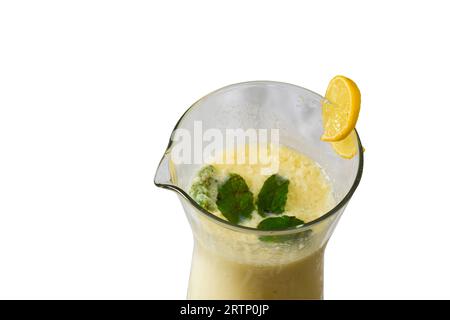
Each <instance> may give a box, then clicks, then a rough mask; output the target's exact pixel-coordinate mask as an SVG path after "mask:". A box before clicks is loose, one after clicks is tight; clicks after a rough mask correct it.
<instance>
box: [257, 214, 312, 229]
mask: <svg viewBox="0 0 450 320" xmlns="http://www.w3.org/2000/svg"><path fill="white" fill-rule="evenodd" d="M302 224H305V222H303V220H300V219H298V218H296V217H293V216H281V217H271V218H266V219H264V220H262V221H261V222H260V223H259V224H258V226H257V228H258V229H259V230H285V229H288V228H291V227H295V226H300V225H302Z"/></svg>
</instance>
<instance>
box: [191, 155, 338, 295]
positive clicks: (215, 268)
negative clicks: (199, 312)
mask: <svg viewBox="0 0 450 320" xmlns="http://www.w3.org/2000/svg"><path fill="white" fill-rule="evenodd" d="M250 148H251V147H250ZM248 150H249V147H248V146H247V150H246V151H247V153H248ZM236 154H237V152H236ZM211 165H212V166H213V167H214V168H215V171H214V172H215V180H214V181H213V182H212V181H211V180H208V183H207V185H208V186H212V188H213V189H216V188H217V187H218V186H220V184H223V181H226V179H227V176H228V175H230V174H236V175H239V176H240V177H242V178H243V179H244V180H245V181H246V183H247V184H248V187H249V191H250V192H251V193H252V194H253V195H255V198H256V195H258V193H259V191H260V190H262V188H263V185H264V182H265V181H266V180H267V178H268V175H261V174H260V172H261V169H262V165H261V163H254V164H251V163H248V162H247V163H244V164H236V163H232V164H222V163H214V162H213V163H211ZM206 168H207V169H206V170H203V171H200V175H201V176H202V178H203V179H205V178H211V174H212V173H213V171H212V169H211V167H210V166H209V167H206ZM275 173H276V174H278V175H280V176H282V177H284V178H285V179H286V181H289V191H288V193H287V199H286V203H285V208H284V212H283V213H282V215H281V214H272V213H271V214H269V215H268V216H269V217H280V216H286V217H287V216H288V217H295V218H296V219H298V220H301V221H302V222H303V223H307V222H310V221H313V220H315V219H317V218H318V217H320V216H321V215H322V214H324V213H326V212H328V211H329V210H330V209H331V208H333V206H334V205H335V200H334V197H333V192H332V188H331V184H330V182H329V179H328V177H327V176H326V174H325V172H324V171H323V170H322V168H321V167H320V166H319V165H318V164H317V163H315V162H314V161H313V160H311V159H310V158H308V157H306V156H305V155H302V154H300V153H299V152H297V151H295V150H293V149H290V148H288V147H285V146H280V148H279V169H278V171H277V172H273V174H275ZM195 182H198V180H197V179H194V183H193V186H198V184H196V183H195ZM191 191H192V193H194V194H195V195H198V190H197V189H196V188H195V187H194V188H192V189H191ZM209 195H210V196H211V197H212V198H214V197H217V192H216V191H211V192H210V193H209ZM194 198H195V197H194ZM200 198H201V197H200ZM201 199H202V198H201ZM203 200H204V198H203ZM211 200H212V201H214V200H215V199H211ZM203 204H204V205H205V206H206V207H208V208H209V210H211V212H212V213H213V214H214V215H216V216H218V217H220V218H221V219H224V220H227V218H226V217H225V216H224V215H223V214H222V213H221V211H220V210H219V209H218V208H217V206H216V207H215V208H214V206H213V203H212V202H203ZM213 208H214V209H213ZM264 219H267V217H263V216H262V215H261V214H258V212H257V208H256V207H255V208H254V211H253V212H252V214H251V216H250V217H248V218H246V219H243V220H242V221H240V222H239V225H242V226H246V227H252V228H257V227H258V226H259V225H261V221H263V220H264ZM200 223H202V224H203V226H202V227H201V230H203V234H200V235H199V236H197V240H198V241H196V247H195V250H194V259H193V266H192V271H191V277H190V285H189V288H191V290H190V291H189V293H188V297H189V298H190V299H320V298H322V291H323V290H322V289H323V279H322V274H323V247H321V246H320V245H317V246H315V245H314V244H312V243H309V242H311V239H309V238H310V237H309V236H308V235H307V234H306V235H305V237H304V238H303V239H289V238H286V239H285V238H280V239H278V240H280V241H277V239H275V238H274V239H272V238H270V237H269V238H264V237H259V238H258V237H251V236H247V237H246V236H243V235H242V234H238V233H230V232H227V231H225V230H224V229H223V228H216V227H215V226H214V225H211V224H209V221H207V220H203V221H202V222H200ZM265 240H266V241H265ZM225 243H226V248H223V244H225ZM301 246H303V248H301ZM299 248H301V249H302V250H299ZM255 252H257V254H255Z"/></svg>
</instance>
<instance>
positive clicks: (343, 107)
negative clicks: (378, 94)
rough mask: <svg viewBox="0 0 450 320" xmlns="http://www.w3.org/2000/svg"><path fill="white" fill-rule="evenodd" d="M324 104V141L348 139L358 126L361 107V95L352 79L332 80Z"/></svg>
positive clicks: (338, 78) (337, 77) (342, 77)
mask: <svg viewBox="0 0 450 320" xmlns="http://www.w3.org/2000/svg"><path fill="white" fill-rule="evenodd" d="M325 99H326V100H325V101H324V102H323V104H322V119H323V127H324V132H323V135H322V137H321V139H322V140H323V141H329V142H336V141H341V140H344V139H345V138H347V136H349V135H350V133H351V132H352V130H353V129H354V128H355V126H356V121H358V115H359V109H360V106H361V93H360V92H359V89H358V87H357V85H356V83H354V82H353V81H352V80H351V79H349V78H347V77H344V76H336V77H334V78H333V79H331V81H330V83H329V84H328V88H327V92H326V94H325Z"/></svg>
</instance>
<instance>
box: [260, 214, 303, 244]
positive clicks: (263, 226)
mask: <svg viewBox="0 0 450 320" xmlns="http://www.w3.org/2000/svg"><path fill="white" fill-rule="evenodd" d="M303 224H305V223H304V222H303V220H300V219H298V218H296V217H292V216H281V217H271V218H266V219H264V220H262V221H261V222H260V223H259V224H258V226H257V229H259V230H266V231H268V230H270V231H272V230H273V231H275V230H286V229H288V228H292V227H296V226H300V225H303ZM310 233H311V230H306V231H303V232H301V233H296V234H287V235H282V236H262V237H259V239H260V240H261V241H271V242H282V241H287V240H292V239H296V238H299V237H307V236H308V235H309V234H310Z"/></svg>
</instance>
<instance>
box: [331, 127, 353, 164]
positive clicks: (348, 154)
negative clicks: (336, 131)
mask: <svg viewBox="0 0 450 320" xmlns="http://www.w3.org/2000/svg"><path fill="white" fill-rule="evenodd" d="M330 143H331V146H332V147H333V149H334V151H336V153H337V154H338V155H340V156H341V157H342V158H345V159H351V158H353V157H354V156H355V155H356V153H357V152H358V138H357V136H356V131H355V130H352V131H351V132H350V134H349V135H348V136H347V138H344V139H343V140H341V141H336V142H330Z"/></svg>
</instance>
